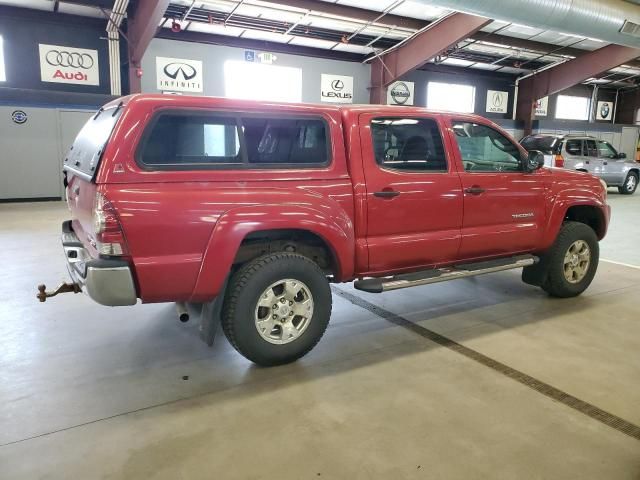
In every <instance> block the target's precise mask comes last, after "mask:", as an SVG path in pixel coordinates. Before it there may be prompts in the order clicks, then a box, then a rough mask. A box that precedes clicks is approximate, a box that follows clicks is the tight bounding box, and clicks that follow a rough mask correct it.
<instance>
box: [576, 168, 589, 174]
mask: <svg viewBox="0 0 640 480" xmlns="http://www.w3.org/2000/svg"><path fill="white" fill-rule="evenodd" d="M576 172H584V173H589V170H586V169H584V168H576Z"/></svg>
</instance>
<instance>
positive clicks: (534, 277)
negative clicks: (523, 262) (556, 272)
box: [522, 255, 549, 287]
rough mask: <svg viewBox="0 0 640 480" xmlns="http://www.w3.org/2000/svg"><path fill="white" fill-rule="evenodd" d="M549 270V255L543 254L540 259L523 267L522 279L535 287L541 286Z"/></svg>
mask: <svg viewBox="0 0 640 480" xmlns="http://www.w3.org/2000/svg"><path fill="white" fill-rule="evenodd" d="M548 272H549V255H541V256H540V261H539V262H538V263H536V264H535V265H531V266H530V267H524V268H523V269H522V281H523V282H524V283H526V284H528V285H533V286H534V287H541V286H542V284H543V283H544V282H545V281H546V279H547V273H548Z"/></svg>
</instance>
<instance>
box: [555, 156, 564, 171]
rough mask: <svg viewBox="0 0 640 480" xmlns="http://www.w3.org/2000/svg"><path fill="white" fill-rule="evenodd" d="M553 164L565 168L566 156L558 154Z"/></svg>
mask: <svg viewBox="0 0 640 480" xmlns="http://www.w3.org/2000/svg"><path fill="white" fill-rule="evenodd" d="M553 164H554V166H556V167H558V168H564V157H563V156H562V155H556V156H555V158H554V161H553Z"/></svg>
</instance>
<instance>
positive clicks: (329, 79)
mask: <svg viewBox="0 0 640 480" xmlns="http://www.w3.org/2000/svg"><path fill="white" fill-rule="evenodd" d="M320 100H321V101H323V102H329V103H353V77H347V76H345V75H328V74H326V73H323V74H322V76H321V77H320Z"/></svg>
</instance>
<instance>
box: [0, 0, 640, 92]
mask: <svg viewBox="0 0 640 480" xmlns="http://www.w3.org/2000/svg"><path fill="white" fill-rule="evenodd" d="M132 3H134V4H135V2H132ZM363 3H364V2H361V1H359V0H337V1H335V0H304V1H292V0H288V1H282V2H278V1H276V0H269V1H265V0H204V1H203V0H171V2H170V5H169V7H168V9H167V11H166V14H165V18H164V19H163V21H162V22H161V24H160V26H161V28H163V29H170V28H171V25H172V23H173V22H177V23H178V24H180V26H181V29H182V32H185V31H186V32H196V33H200V34H205V35H206V34H210V35H212V36H213V35H216V36H224V37H233V38H236V39H250V40H257V41H266V42H275V43H282V44H289V45H292V46H298V47H311V48H315V49H319V50H320V51H325V52H327V56H329V54H330V52H331V51H333V52H344V53H349V54H351V55H355V57H352V58H355V59H358V58H359V59H360V60H361V61H366V59H368V58H369V57H371V56H373V55H376V54H379V53H381V52H383V51H384V50H386V49H388V48H391V47H393V46H394V45H396V44H397V43H399V42H401V41H402V40H404V39H406V38H409V37H411V36H412V35H414V34H415V33H416V32H418V31H419V30H420V28H424V27H426V26H427V25H428V24H429V23H430V22H433V21H437V20H438V19H441V18H443V17H445V16H447V15H449V14H450V13H451V11H449V10H446V9H444V8H438V7H433V6H427V5H425V4H423V3H421V2H418V1H414V0H367V2H366V8H363ZM0 4H1V5H11V6H16V7H22V8H30V9H37V10H45V11H50V12H56V11H57V12H59V13H67V14H72V15H81V16H87V17H96V18H100V17H103V13H102V12H101V10H100V8H106V9H109V8H110V7H111V5H112V4H113V1H112V0H58V1H56V0H0ZM164 31H168V30H164ZM172 38H180V34H177V35H175V36H174V37H172ZM606 45H607V43H605V42H602V41H600V40H598V39H594V38H583V37H577V36H575V35H572V34H567V33H563V32H554V31H548V30H542V29H539V28H535V27H530V26H525V25H516V24H509V23H505V22H500V21H494V22H492V23H490V24H489V25H487V26H486V27H485V28H483V29H482V30H481V31H480V32H478V33H477V34H475V35H474V36H473V37H472V38H469V39H467V40H465V41H463V42H460V43H459V44H458V45H454V46H452V47H451V48H450V49H449V50H448V51H447V52H445V53H444V54H443V55H442V56H441V57H439V58H436V59H434V60H432V61H431V62H429V63H436V64H441V65H448V66H456V67H463V68H469V69H474V70H484V71H492V72H497V73H504V74H510V75H514V76H521V75H526V74H528V73H531V72H533V71H536V70H538V69H540V68H544V67H547V66H549V65H554V64H558V63H562V62H564V61H567V60H570V59H572V58H575V56H576V55H579V54H580V53H581V52H584V51H589V50H595V49H598V48H602V47H604V46H606ZM639 79H640V62H638V63H637V64H635V63H634V64H633V65H623V66H621V67H618V68H616V69H613V70H611V71H609V72H607V73H605V74H603V75H601V76H599V77H598V78H592V79H589V80H587V81H586V82H585V83H597V84H600V85H603V86H604V85H606V86H610V87H614V88H627V87H635V86H636V81H638V80H639ZM638 83H640V82H638Z"/></svg>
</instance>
